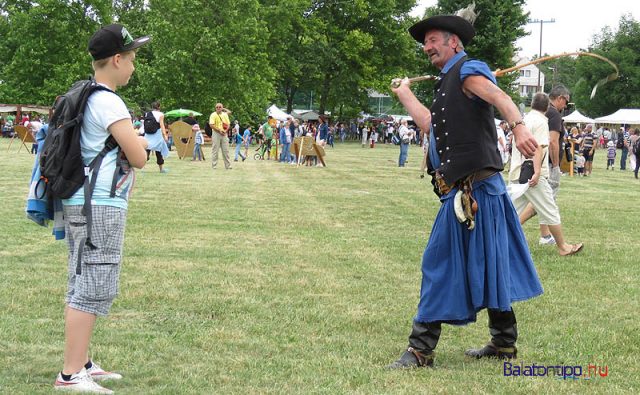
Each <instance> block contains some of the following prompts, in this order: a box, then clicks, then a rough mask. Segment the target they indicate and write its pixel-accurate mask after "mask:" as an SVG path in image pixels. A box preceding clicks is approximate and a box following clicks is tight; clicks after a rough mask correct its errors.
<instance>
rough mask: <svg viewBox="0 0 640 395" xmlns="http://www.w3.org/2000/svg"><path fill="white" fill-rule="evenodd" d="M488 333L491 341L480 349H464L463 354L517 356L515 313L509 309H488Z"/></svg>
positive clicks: (490, 356) (473, 355)
mask: <svg viewBox="0 0 640 395" xmlns="http://www.w3.org/2000/svg"><path fill="white" fill-rule="evenodd" d="M488 313H489V333H490V334H491V342H490V343H489V344H487V345H486V346H484V347H483V348H480V349H471V350H467V351H465V353H464V354H465V355H467V356H469V357H473V358H478V359H479V358H498V359H514V358H517V356H518V349H517V348H516V340H517V339H518V324H517V322H516V315H515V313H514V312H513V309H511V311H499V310H493V309H489V310H488Z"/></svg>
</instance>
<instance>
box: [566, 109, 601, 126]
mask: <svg viewBox="0 0 640 395" xmlns="http://www.w3.org/2000/svg"><path fill="white" fill-rule="evenodd" d="M562 119H564V121H565V122H568V123H594V122H595V120H593V119H592V118H589V117H587V116H585V115H582V113H581V112H580V111H578V110H575V111H574V112H572V113H571V114H569V115H567V116H564V117H562Z"/></svg>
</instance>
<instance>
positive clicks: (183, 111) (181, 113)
mask: <svg viewBox="0 0 640 395" xmlns="http://www.w3.org/2000/svg"><path fill="white" fill-rule="evenodd" d="M189 114H193V116H194V117H197V116H200V115H202V114H201V113H199V112H197V111H193V110H187V109H184V108H178V109H177V110H171V111H169V112H166V113H164V116H165V117H174V118H179V117H188V116H189Z"/></svg>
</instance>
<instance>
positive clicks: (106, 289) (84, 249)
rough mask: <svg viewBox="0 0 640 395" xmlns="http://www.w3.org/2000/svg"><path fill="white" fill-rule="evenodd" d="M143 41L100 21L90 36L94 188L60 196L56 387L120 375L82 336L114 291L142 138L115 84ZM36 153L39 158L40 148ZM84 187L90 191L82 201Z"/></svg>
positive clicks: (124, 77)
mask: <svg viewBox="0 0 640 395" xmlns="http://www.w3.org/2000/svg"><path fill="white" fill-rule="evenodd" d="M148 41H149V37H147V36H145V37H141V38H138V39H135V40H134V39H133V38H132V37H131V35H130V34H129V32H128V31H127V29H126V28H124V26H122V25H117V24H114V25H109V26H105V27H103V28H102V29H100V30H98V31H97V32H96V33H95V34H94V35H93V36H92V37H91V39H90V40H89V53H90V54H91V56H92V58H93V62H92V66H93V69H94V71H95V83H97V84H99V85H100V89H98V90H96V91H94V92H93V93H92V94H91V95H90V96H89V98H88V100H87V101H86V109H85V110H84V118H83V119H82V124H81V125H82V126H81V129H80V149H81V153H82V162H84V164H85V168H84V169H85V173H84V174H85V175H86V174H87V173H88V174H89V176H88V177H85V178H88V179H91V184H92V186H93V190H92V191H91V190H90V189H87V185H89V183H87V182H85V188H82V187H80V188H79V189H78V190H77V191H76V192H75V193H73V195H72V196H71V197H70V198H68V199H63V200H62V203H63V205H64V218H65V219H64V222H65V232H66V237H67V238H68V243H67V244H68V246H69V263H68V270H69V276H68V290H67V295H66V298H65V303H66V306H65V346H64V365H63V368H62V371H61V372H60V373H59V374H58V377H57V379H56V381H55V384H54V388H55V389H56V390H66V391H77V392H86V393H107V394H109V393H112V391H110V390H108V389H106V388H104V387H102V386H100V385H99V384H97V383H96V380H106V379H120V378H122V376H121V375H120V374H117V373H112V372H108V371H105V370H103V369H102V368H100V366H98V364H96V363H95V362H94V361H92V360H91V359H90V357H89V343H90V340H91V335H92V333H93V328H94V325H95V322H96V318H97V317H98V316H106V315H107V314H108V312H109V309H110V308H111V304H112V303H113V300H114V298H115V296H116V295H117V293H118V278H119V274H120V263H121V261H122V247H123V242H124V229H125V222H126V216H127V204H128V196H129V193H130V192H131V188H132V186H133V178H134V173H133V169H131V167H135V168H140V169H141V168H142V167H143V166H144V164H145V163H146V152H145V149H146V147H147V145H146V140H145V139H144V138H141V137H139V136H137V135H136V132H135V131H134V128H133V124H132V123H131V117H130V114H129V111H128V110H127V107H126V105H125V104H124V102H123V101H122V99H121V98H120V97H119V96H118V95H117V94H116V93H115V90H116V89H117V88H118V87H120V86H125V85H126V84H127V83H128V82H129V79H130V78H131V75H132V74H133V71H134V70H135V67H134V60H135V58H136V51H135V50H136V48H138V47H140V46H142V45H144V44H146V43H147V42H148ZM92 82H93V81H92ZM70 94H71V91H70V92H69V93H68V95H70ZM59 109H60V110H59ZM63 109H64V110H65V112H66V110H67V108H65V107H64V104H62V105H59V103H58V104H56V112H58V111H60V112H63ZM55 115H56V114H54V118H55ZM58 115H59V114H58ZM63 119H66V118H65V117H63ZM52 125H53V126H50V128H49V133H55V131H56V129H58V128H59V125H58V126H57V125H55V124H54V119H52ZM112 138H113V140H115V143H117V145H115V149H112V150H109V151H108V152H106V149H103V147H105V145H107V146H108V147H109V148H111V147H110V145H109V144H110V141H112ZM118 147H119V148H118ZM45 148H47V141H45ZM43 154H44V155H45V157H46V154H47V153H46V152H43ZM94 158H97V159H101V160H98V162H97V163H98V165H97V166H95V167H94V166H93V163H92V164H90V162H94ZM94 163H95V162H94ZM94 175H95V176H94ZM85 190H88V191H89V193H88V194H89V195H90V196H91V198H90V201H87V202H85ZM85 240H86V242H85Z"/></svg>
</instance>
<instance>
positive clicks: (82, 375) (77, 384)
mask: <svg viewBox="0 0 640 395" xmlns="http://www.w3.org/2000/svg"><path fill="white" fill-rule="evenodd" d="M53 388H54V389H56V390H60V391H74V392H85V393H91V394H113V391H111V390H110V389H107V388H104V387H102V386H100V385H98V384H97V383H96V382H95V381H93V379H91V376H89V374H88V373H87V369H85V368H82V370H81V371H79V372H78V373H76V374H74V375H71V379H70V380H69V381H65V380H63V379H62V373H58V377H57V378H56V382H55V383H54V384H53Z"/></svg>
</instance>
